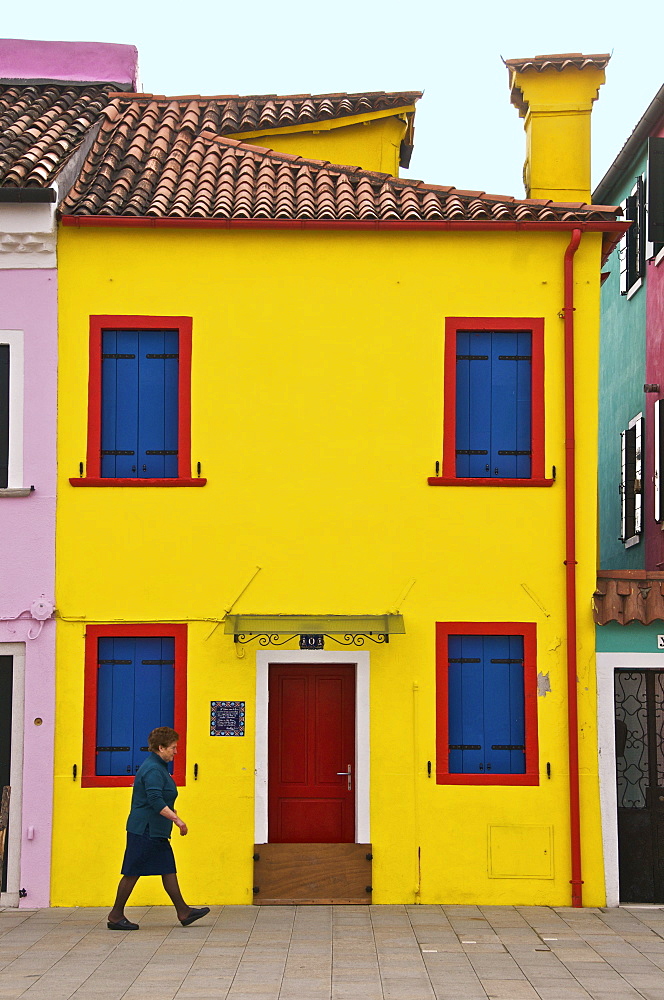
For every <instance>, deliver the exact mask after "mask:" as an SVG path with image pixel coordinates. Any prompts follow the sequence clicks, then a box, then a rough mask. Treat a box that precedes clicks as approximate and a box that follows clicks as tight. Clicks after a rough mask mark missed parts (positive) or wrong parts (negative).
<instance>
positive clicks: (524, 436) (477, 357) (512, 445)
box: [456, 330, 532, 479]
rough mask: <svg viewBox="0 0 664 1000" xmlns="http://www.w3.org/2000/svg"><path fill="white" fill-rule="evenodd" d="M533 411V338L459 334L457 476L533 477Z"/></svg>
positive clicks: (509, 333)
mask: <svg viewBox="0 0 664 1000" xmlns="http://www.w3.org/2000/svg"><path fill="white" fill-rule="evenodd" d="M531 406H532V334H531V333H530V332H529V331H523V332H521V331H519V332H515V331H502V330H498V331H479V332H477V331H474V332H470V331H458V332H457V358H456V474H457V476H459V477H461V478H463V477H469V478H483V477H486V476H491V477H499V478H501V479H528V478H530V476H531V469H532V453H531V451H532V426H531V425H532V421H531Z"/></svg>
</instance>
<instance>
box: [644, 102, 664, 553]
mask: <svg viewBox="0 0 664 1000" xmlns="http://www.w3.org/2000/svg"><path fill="white" fill-rule="evenodd" d="M652 134H653V135H655V136H664V121H662V122H661V124H660V128H659V129H658V130H656V131H654V132H653V133H652ZM647 269H648V270H647V280H646V382H650V383H655V384H657V385H659V387H660V391H659V392H657V393H654V392H647V393H645V396H644V399H645V412H644V414H643V415H644V417H645V421H646V469H645V481H644V486H645V491H644V497H645V499H646V511H645V515H646V525H647V528H648V529H649V530H647V531H646V569H649V570H664V531H662V527H664V524H662V525H660V524H657V523H656V522H655V520H654V506H653V505H654V501H653V499H652V497H653V488H652V482H653V476H654V474H655V457H654V456H655V453H654V434H653V433H652V431H651V428H654V426H655V400H656V399H661V398H662V397H664V260H662V261H660V262H659V264H657V265H656V264H655V263H654V261H651V262H650V263H649V264H648V265H647ZM649 431H650V433H648V432H649ZM663 488H664V484H663Z"/></svg>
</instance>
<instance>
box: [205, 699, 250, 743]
mask: <svg viewBox="0 0 664 1000" xmlns="http://www.w3.org/2000/svg"><path fill="white" fill-rule="evenodd" d="M244 706H245V703H244V702H243V701H211V702H210V736H244Z"/></svg>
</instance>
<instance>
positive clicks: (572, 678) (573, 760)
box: [563, 226, 583, 907]
mask: <svg viewBox="0 0 664 1000" xmlns="http://www.w3.org/2000/svg"><path fill="white" fill-rule="evenodd" d="M581 235H582V233H581V227H580V226H575V228H574V232H573V233H572V238H571V240H570V243H569V246H568V247H567V249H566V250H565V258H564V285H565V290H564V306H563V320H564V324H565V578H566V595H565V597H566V610H567V731H568V757H569V822H570V845H571V855H572V878H571V879H570V884H571V886H572V906H577V907H579V906H583V898H582V889H581V886H582V885H583V879H582V878H581V806H580V795H579V712H578V701H577V661H576V470H575V462H576V445H575V440H574V434H575V430H574V420H575V414H574V254H575V253H576V251H577V250H578V248H579V243H580V242H581Z"/></svg>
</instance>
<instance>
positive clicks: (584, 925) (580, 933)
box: [0, 906, 664, 1000]
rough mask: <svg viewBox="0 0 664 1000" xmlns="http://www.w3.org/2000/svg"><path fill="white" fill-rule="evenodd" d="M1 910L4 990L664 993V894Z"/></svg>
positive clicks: (180, 998)
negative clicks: (178, 920) (586, 900)
mask: <svg viewBox="0 0 664 1000" xmlns="http://www.w3.org/2000/svg"><path fill="white" fill-rule="evenodd" d="M127 912H128V914H129V915H130V916H131V918H132V919H135V920H137V921H139V922H140V924H141V929H140V931H134V932H127V933H119V932H111V931H108V930H107V929H106V911H105V910H102V909H50V910H34V911H29V910H21V911H18V910H11V909H5V910H2V911H0V998H8V997H24V998H26V1000H28V998H29V1000H69V998H70V997H72V998H76V1000H84V998H85V1000H121V998H122V1000H174V998H177V1000H434V998H440V1000H483V998H486V997H491V998H494V1000H538V998H540V1000H582V998H583V1000H585V998H588V997H591V998H593V1000H637V998H646V1000H664V974H663V971H662V970H663V969H664V907H662V908H659V907H656V908H642V907H629V908H620V909H612V910H593V909H588V910H571V909H549V908H548V907H527V906H519V907H511V906H505V907H498V906H481V907H478V906H336V907H333V906H300V907H295V906H274V907H273V906H266V907H254V906H224V907H215V908H214V909H213V910H212V912H211V913H210V915H209V916H208V917H205V918H203V920H201V921H200V923H196V924H193V925H192V926H191V927H187V928H183V927H180V926H179V925H174V915H173V911H172V909H171V908H170V907H168V908H167V907H165V906H164V907H162V906H154V907H134V908H131V909H129V910H128V911H127Z"/></svg>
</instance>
